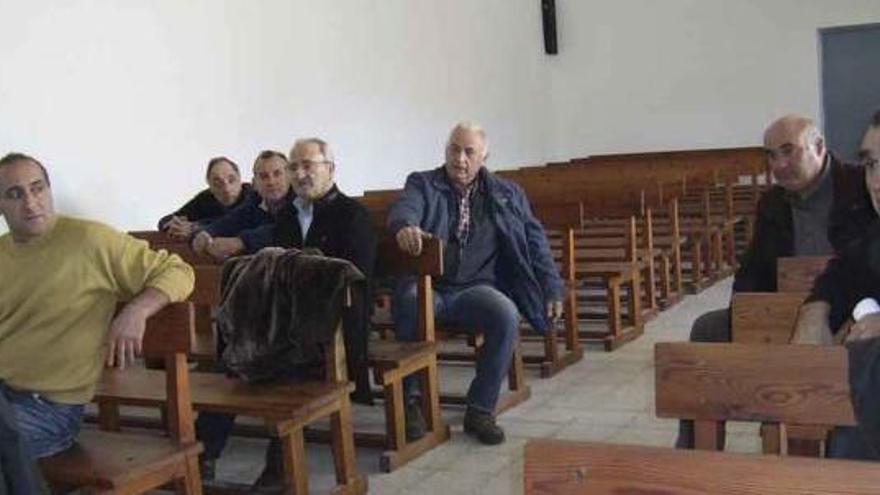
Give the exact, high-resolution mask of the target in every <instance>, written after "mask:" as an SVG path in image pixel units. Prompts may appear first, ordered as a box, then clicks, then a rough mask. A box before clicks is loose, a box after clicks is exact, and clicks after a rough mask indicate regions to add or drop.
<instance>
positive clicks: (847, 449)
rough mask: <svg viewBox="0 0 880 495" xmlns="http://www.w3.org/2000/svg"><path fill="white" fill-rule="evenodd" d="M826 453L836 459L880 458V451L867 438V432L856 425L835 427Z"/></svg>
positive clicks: (870, 459) (873, 459)
mask: <svg viewBox="0 0 880 495" xmlns="http://www.w3.org/2000/svg"><path fill="white" fill-rule="evenodd" d="M825 455H826V456H827V457H831V458H834V459H853V460H861V461H877V460H880V455H878V452H876V451H874V448H873V447H872V446H871V445H870V443H868V441H867V440H866V434H865V432H863V431H862V430H860V429H859V428H858V427H855V426H837V427H835V428H834V430H833V431H832V433H831V438H829V440H828V446H827V448H826V452H825Z"/></svg>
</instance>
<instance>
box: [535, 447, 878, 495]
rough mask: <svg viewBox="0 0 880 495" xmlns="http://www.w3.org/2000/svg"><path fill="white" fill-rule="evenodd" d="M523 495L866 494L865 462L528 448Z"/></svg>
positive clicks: (871, 473)
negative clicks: (524, 494)
mask: <svg viewBox="0 0 880 495" xmlns="http://www.w3.org/2000/svg"><path fill="white" fill-rule="evenodd" d="M524 480H525V483H524V484H525V493H526V495H563V494H566V495H573V494H581V493H582V494H590V495H625V494H631V495H649V494H650V495H697V494H712V495H795V494H804V493H817V494H818V493H821V494H831V495H855V494H864V495H867V494H871V493H876V492H877V486H880V485H878V484H880V470H878V469H877V464H876V463H873V462H858V461H842V460H835V459H822V460H820V459H805V458H792V457H778V456H766V455H745V454H730V453H726V452H706V451H693V450H676V449H671V448H658V447H645V446H640V445H611V444H603V443H592V442H589V443H588V442H567V441H563V440H529V442H528V443H526V447H525V469H524Z"/></svg>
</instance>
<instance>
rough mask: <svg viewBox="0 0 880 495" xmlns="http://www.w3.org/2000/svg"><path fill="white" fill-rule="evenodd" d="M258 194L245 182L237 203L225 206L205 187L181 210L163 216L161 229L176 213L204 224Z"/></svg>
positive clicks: (191, 220) (160, 224)
mask: <svg viewBox="0 0 880 495" xmlns="http://www.w3.org/2000/svg"><path fill="white" fill-rule="evenodd" d="M256 195H257V192H256V191H254V189H253V188H251V185H250V184H248V183H247V182H245V183H244V184H242V185H241V194H239V195H238V199H237V200H236V201H235V203H233V204H231V205H229V206H225V205H223V204H222V203H220V202H219V201H217V198H215V197H214V195H213V194H211V190H210V189H205V190H203V191H202V192H200V193H198V194H196V195H195V197H194V198H192V199H191V200H189V201H187V202H186V204H185V205H183V206H181V207H180V209H179V210H177V211H175V212H174V213H172V214H170V215H165V216H164V217H162V218H161V219H160V220H159V230H165V224H167V223H168V222H169V221H170V220H171V217H172V216H174V215H177V216H184V217H186V218H187V220H189V221H190V222H198V223H199V224H201V225H203V226H204V225H206V224H208V223H211V222H212V221H214V220H216V219H218V218H220V217H222V216H223V215H225V214H227V213H229V212H230V211H232V210H234V209H235V208H236V207H238V206H240V205H242V204H244V203H245V202H246V201H247V200H248V198H250V197H251V196H256Z"/></svg>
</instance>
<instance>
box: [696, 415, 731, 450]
mask: <svg viewBox="0 0 880 495" xmlns="http://www.w3.org/2000/svg"><path fill="white" fill-rule="evenodd" d="M694 448H695V449H697V450H724V422H723V421H712V420H705V419H698V420H694Z"/></svg>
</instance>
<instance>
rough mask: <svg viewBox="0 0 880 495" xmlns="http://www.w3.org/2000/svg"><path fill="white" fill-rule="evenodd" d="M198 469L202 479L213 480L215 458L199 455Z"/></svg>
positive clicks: (215, 467) (215, 465)
mask: <svg viewBox="0 0 880 495" xmlns="http://www.w3.org/2000/svg"><path fill="white" fill-rule="evenodd" d="M199 471H200V474H201V475H202V481H214V476H215V475H216V474H217V459H206V458H204V457H199Z"/></svg>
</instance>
